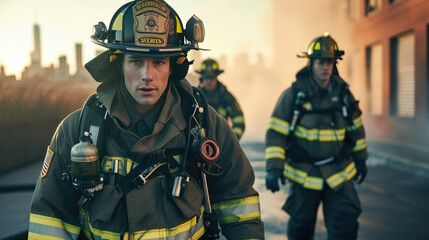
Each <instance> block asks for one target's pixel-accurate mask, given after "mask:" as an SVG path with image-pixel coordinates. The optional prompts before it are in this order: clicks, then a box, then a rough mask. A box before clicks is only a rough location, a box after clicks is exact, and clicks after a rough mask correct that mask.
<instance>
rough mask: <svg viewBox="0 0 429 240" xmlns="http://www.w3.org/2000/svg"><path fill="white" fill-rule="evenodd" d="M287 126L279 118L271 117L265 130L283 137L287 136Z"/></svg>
mask: <svg viewBox="0 0 429 240" xmlns="http://www.w3.org/2000/svg"><path fill="white" fill-rule="evenodd" d="M289 126H290V124H289V123H288V122H286V121H284V120H282V119H280V118H276V117H271V118H270V121H269V122H268V127H267V130H270V129H271V130H274V131H276V132H279V133H281V134H283V135H289Z"/></svg>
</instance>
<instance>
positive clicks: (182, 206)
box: [163, 176, 204, 219]
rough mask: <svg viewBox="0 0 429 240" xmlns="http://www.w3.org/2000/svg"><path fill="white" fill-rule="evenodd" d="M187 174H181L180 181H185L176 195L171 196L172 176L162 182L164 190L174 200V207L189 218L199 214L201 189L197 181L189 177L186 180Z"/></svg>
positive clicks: (201, 200) (201, 202)
mask: <svg viewBox="0 0 429 240" xmlns="http://www.w3.org/2000/svg"><path fill="white" fill-rule="evenodd" d="M186 178H187V176H183V179H182V181H183V182H186V183H185V184H184V185H182V190H181V191H180V195H179V196H178V197H176V196H173V193H172V191H173V187H174V177H173V178H170V179H168V178H166V179H165V180H166V181H164V183H165V184H163V188H164V192H165V193H166V194H167V195H168V196H169V198H170V199H172V201H173V202H174V204H175V205H176V207H177V208H178V209H179V210H180V212H181V213H182V214H183V216H184V217H185V218H188V219H189V218H191V217H194V216H199V215H201V207H202V204H203V196H204V194H203V191H202V189H201V188H200V186H199V185H198V183H197V182H196V181H195V180H194V179H193V178H192V177H189V181H188V182H187V181H186Z"/></svg>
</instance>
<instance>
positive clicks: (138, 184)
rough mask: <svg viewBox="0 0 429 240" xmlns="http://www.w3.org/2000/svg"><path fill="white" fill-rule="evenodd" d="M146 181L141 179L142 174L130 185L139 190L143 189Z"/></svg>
mask: <svg viewBox="0 0 429 240" xmlns="http://www.w3.org/2000/svg"><path fill="white" fill-rule="evenodd" d="M146 182H147V181H146V179H145V178H144V177H143V175H142V174H140V175H138V176H137V177H136V178H134V179H133V180H132V181H131V183H132V184H133V185H134V187H135V188H137V189H139V188H141V187H143V185H145V184H146Z"/></svg>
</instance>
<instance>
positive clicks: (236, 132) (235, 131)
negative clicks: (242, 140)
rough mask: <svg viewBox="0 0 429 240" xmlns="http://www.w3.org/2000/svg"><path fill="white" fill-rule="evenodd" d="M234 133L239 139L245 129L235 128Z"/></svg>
mask: <svg viewBox="0 0 429 240" xmlns="http://www.w3.org/2000/svg"><path fill="white" fill-rule="evenodd" d="M232 131H233V132H234V133H235V135H237V136H238V137H241V135H243V129H241V128H239V127H233V128H232Z"/></svg>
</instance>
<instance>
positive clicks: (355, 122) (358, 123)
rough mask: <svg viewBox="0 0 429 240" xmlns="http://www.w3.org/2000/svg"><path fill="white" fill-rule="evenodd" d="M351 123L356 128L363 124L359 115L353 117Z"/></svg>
mask: <svg viewBox="0 0 429 240" xmlns="http://www.w3.org/2000/svg"><path fill="white" fill-rule="evenodd" d="M353 123H354V125H355V127H356V128H360V127H362V125H363V122H362V118H361V117H360V116H359V117H357V118H355V119H353Z"/></svg>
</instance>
